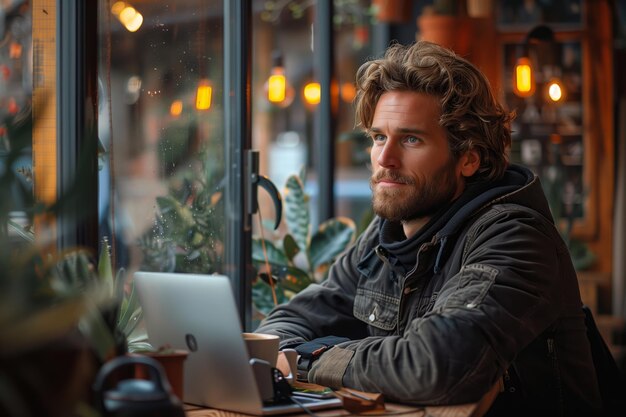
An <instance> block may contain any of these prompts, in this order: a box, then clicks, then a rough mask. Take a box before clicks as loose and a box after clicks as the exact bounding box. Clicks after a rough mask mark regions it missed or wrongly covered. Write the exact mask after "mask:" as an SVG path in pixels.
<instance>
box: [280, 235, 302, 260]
mask: <svg viewBox="0 0 626 417" xmlns="http://www.w3.org/2000/svg"><path fill="white" fill-rule="evenodd" d="M283 250H284V251H285V256H287V258H288V259H289V261H290V262H293V258H294V257H295V256H296V255H297V254H298V253H300V248H299V247H298V244H297V243H296V241H295V239H294V238H293V236H291V235H290V234H287V235H286V236H285V238H284V239H283Z"/></svg>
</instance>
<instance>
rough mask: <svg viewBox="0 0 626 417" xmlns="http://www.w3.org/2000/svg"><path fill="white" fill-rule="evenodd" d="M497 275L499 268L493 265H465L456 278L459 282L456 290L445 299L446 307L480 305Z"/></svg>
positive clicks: (472, 306)
mask: <svg viewBox="0 0 626 417" xmlns="http://www.w3.org/2000/svg"><path fill="white" fill-rule="evenodd" d="M497 275H498V270H497V269H496V268H493V267H491V266H487V265H480V264H473V265H466V266H464V267H463V268H461V270H460V271H459V277H458V278H457V279H456V280H455V281H456V282H457V284H456V287H455V289H454V291H452V294H450V295H449V296H448V297H447V298H446V299H445V305H444V308H447V307H466V308H474V307H478V306H479V305H480V304H481V303H482V302H483V300H484V299H485V296H486V295H487V292H488V291H489V289H490V288H491V286H492V285H493V283H494V282H495V280H496V276H497ZM442 298H443V297H441V298H440V299H442Z"/></svg>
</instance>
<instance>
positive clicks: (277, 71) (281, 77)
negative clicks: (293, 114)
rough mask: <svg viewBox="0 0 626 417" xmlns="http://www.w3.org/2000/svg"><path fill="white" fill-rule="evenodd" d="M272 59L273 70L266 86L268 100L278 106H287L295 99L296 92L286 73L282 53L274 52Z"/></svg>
mask: <svg viewBox="0 0 626 417" xmlns="http://www.w3.org/2000/svg"><path fill="white" fill-rule="evenodd" d="M272 61H273V66H272V70H271V72H270V76H269V77H268V79H267V81H266V82H265V86H264V88H265V93H266V94H267V100H268V101H269V102H270V103H272V104H275V105H277V106H280V107H287V106H289V105H290V104H291V102H292V101H293V96H294V92H293V88H292V87H291V85H290V84H289V82H288V81H287V76H286V75H285V67H284V66H283V59H282V55H281V54H280V53H279V52H274V54H273V57H272Z"/></svg>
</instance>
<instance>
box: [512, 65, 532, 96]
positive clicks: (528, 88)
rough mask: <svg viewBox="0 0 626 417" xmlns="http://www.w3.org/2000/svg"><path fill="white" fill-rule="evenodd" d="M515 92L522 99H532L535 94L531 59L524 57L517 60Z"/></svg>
mask: <svg viewBox="0 0 626 417" xmlns="http://www.w3.org/2000/svg"><path fill="white" fill-rule="evenodd" d="M514 72H515V73H514V77H515V78H514V80H513V91H514V92H515V94H516V95H518V96H520V97H530V96H532V95H533V93H534V92H535V80H534V78H533V69H532V66H531V63H530V59H528V58H526V57H522V58H520V59H518V60H517V64H516V65H515V71H514Z"/></svg>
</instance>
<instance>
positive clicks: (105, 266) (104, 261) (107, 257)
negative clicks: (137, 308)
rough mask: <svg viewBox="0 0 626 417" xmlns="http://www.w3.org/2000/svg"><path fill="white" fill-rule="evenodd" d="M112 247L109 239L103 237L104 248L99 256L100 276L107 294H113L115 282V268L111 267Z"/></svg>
mask: <svg viewBox="0 0 626 417" xmlns="http://www.w3.org/2000/svg"><path fill="white" fill-rule="evenodd" d="M110 251H111V248H110V246H109V241H108V239H107V238H106V237H105V238H104V239H102V250H101V251H100V257H99V258H98V277H99V278H100V282H101V284H102V287H103V290H104V291H106V292H107V295H109V296H113V293H114V287H115V282H114V281H113V268H112V267H111V252H110Z"/></svg>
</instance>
